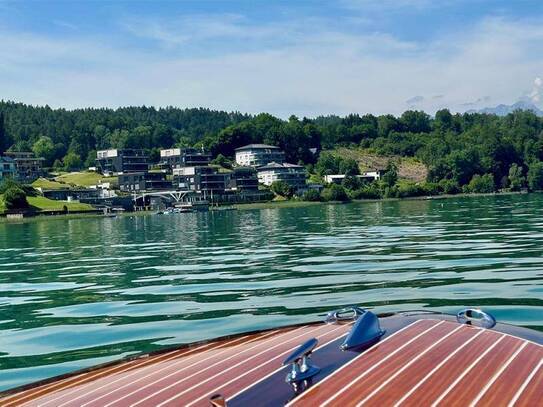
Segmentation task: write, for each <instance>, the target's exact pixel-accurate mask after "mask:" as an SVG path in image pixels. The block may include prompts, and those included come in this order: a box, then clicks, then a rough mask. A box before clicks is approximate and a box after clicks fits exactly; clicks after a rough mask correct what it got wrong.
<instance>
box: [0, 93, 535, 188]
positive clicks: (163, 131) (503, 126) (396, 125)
mask: <svg viewBox="0 0 543 407" xmlns="http://www.w3.org/2000/svg"><path fill="white" fill-rule="evenodd" d="M542 130H543V119H542V118H540V117H538V116H536V115H535V114H534V113H532V112H529V111H516V112H514V113H511V114H509V115H507V116H504V117H499V116H495V115H488V114H478V113H463V114H460V113H456V114H452V113H451V112H449V111H448V110H446V109H443V110H440V111H438V112H437V113H436V114H435V116H430V115H428V114H426V113H425V112H422V111H413V110H409V111H406V112H404V113H403V114H402V115H401V116H399V117H395V116H393V115H390V114H387V115H380V116H374V115H371V114H365V115H358V114H350V115H348V116H345V117H339V116H334V115H330V116H321V117H316V118H301V119H300V118H298V117H296V116H291V117H290V118H288V119H287V120H283V119H280V118H277V117H274V116H272V115H270V114H267V113H261V114H258V115H249V114H243V113H239V112H223V111H214V110H210V109H204V108H197V109H196V108H193V109H180V108H175V107H165V108H154V107H145V106H142V107H125V108H118V109H106V108H100V109H93V108H88V109H76V110H65V109H52V108H50V107H48V106H44V107H36V106H30V105H25V104H22V103H15V102H5V101H2V102H0V151H3V150H8V149H9V150H19V151H29V150H32V151H34V152H35V153H36V155H38V156H41V157H43V158H45V160H46V161H45V163H46V165H47V166H50V167H63V168H65V169H78V168H82V167H84V166H91V165H93V163H94V159H95V157H96V150H99V149H107V148H144V149H147V150H149V153H150V156H151V158H152V159H155V160H158V155H159V150H160V149H161V148H170V147H174V146H178V147H185V146H197V147H204V148H206V149H208V150H210V151H211V152H212V154H213V155H214V156H219V158H220V160H231V159H232V158H233V154H234V149H235V148H237V147H240V146H242V145H245V144H249V143H266V144H272V145H277V146H279V147H281V148H282V149H283V150H285V152H286V158H287V161H288V162H292V163H300V164H303V165H306V166H307V168H308V170H309V171H310V173H315V174H318V175H320V176H322V175H326V174H329V173H334V172H343V173H345V174H347V173H348V172H349V173H352V172H356V169H353V165H352V163H348V162H342V160H341V157H340V158H337V157H332V156H331V155H330V154H328V153H326V152H323V153H321V152H322V151H323V150H330V149H333V148H336V147H338V146H346V147H350V148H361V149H366V150H368V151H371V152H373V153H375V154H379V155H384V156H401V157H413V158H414V159H417V160H419V161H420V162H422V163H424V164H425V165H426V167H427V168H428V177H427V183H426V184H427V185H424V186H422V187H421V186H418V187H417V188H419V189H420V188H422V189H425V190H421V191H420V193H421V194H423V193H432V191H433V190H435V191H434V192H436V193H443V192H445V193H454V192H460V191H464V192H466V190H468V189H470V188H471V190H472V191H473V192H487V191H494V190H498V189H502V188H509V189H512V190H518V189H521V188H523V187H525V186H528V187H530V188H531V189H541V188H542V187H543V131H542ZM387 172H388V173H390V174H391V176H390V178H391V180H392V181H394V182H389V184H390V185H388V187H389V191H388V195H392V196H394V195H396V196H401V195H402V192H401V185H396V179H395V178H394V175H395V168H393V165H392V168H388V169H387ZM389 181H390V180H389ZM346 182H347V183H352V182H355V184H356V181H353V180H352V179H347V180H346ZM346 187H347V188H346V189H348V190H350V191H351V192H352V191H356V190H360V189H361V188H362V187H364V188H365V190H366V192H360V193H359V195H363V196H364V195H367V194H369V195H372V194H377V191H373V192H372V191H371V190H368V188H369V187H368V186H361V185H347V186H346ZM349 187H350V188H349ZM384 188H386V185H385V186H382V188H381V190H380V194H381V195H383V194H385V192H384ZM394 188H396V189H395V190H394ZM409 188H413V186H409ZM411 194H412V192H411ZM355 195H356V194H355Z"/></svg>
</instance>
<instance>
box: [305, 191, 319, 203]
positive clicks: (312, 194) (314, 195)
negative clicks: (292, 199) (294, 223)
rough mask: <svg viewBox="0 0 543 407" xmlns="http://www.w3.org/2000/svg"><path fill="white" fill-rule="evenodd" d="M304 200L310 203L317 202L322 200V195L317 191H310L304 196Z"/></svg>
mask: <svg viewBox="0 0 543 407" xmlns="http://www.w3.org/2000/svg"><path fill="white" fill-rule="evenodd" d="M302 200H304V201H310V202H317V201H320V200H321V194H320V193H319V191H318V190H316V189H308V190H307V191H306V192H305V193H304V194H303V195H302Z"/></svg>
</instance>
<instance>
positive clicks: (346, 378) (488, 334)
mask: <svg viewBox="0 0 543 407" xmlns="http://www.w3.org/2000/svg"><path fill="white" fill-rule="evenodd" d="M542 363H543V347H542V346H541V345H538V344H535V343H532V342H529V341H526V340H524V339H519V338H516V337H513V336H510V335H508V334H504V333H500V332H495V331H491V330H486V329H481V328H477V327H473V326H469V325H460V324H457V323H453V322H449V321H439V320H431V319H425V320H419V321H416V322H414V323H412V324H411V325H409V326H408V327H406V328H405V329H403V330H401V331H399V332H397V333H396V334H394V335H391V336H390V337H388V338H387V339H385V340H383V341H382V342H380V343H379V344H377V345H375V346H374V347H372V348H370V349H369V350H367V351H366V352H364V353H362V354H360V355H359V356H358V357H356V358H355V359H353V360H351V361H350V362H349V363H347V364H345V365H344V366H342V367H341V368H340V369H338V370H336V371H335V372H334V373H333V374H331V375H329V376H328V377H326V378H325V379H324V380H322V381H320V382H319V383H317V384H316V385H315V386H313V387H311V388H309V389H308V390H307V391H306V392H304V393H303V394H302V395H301V396H299V397H298V398H296V399H295V400H293V401H292V402H291V403H289V404H288V405H290V406H314V405H319V406H327V405H341V406H342V407H345V406H362V405H364V406H400V405H405V406H410V405H411V406H412V405H416V406H437V405H443V406H451V405H457V406H475V405H482V406H502V405H503V406H513V405H515V406H536V405H541V404H540V403H541V397H542V396H543V369H542V367H541V365H542Z"/></svg>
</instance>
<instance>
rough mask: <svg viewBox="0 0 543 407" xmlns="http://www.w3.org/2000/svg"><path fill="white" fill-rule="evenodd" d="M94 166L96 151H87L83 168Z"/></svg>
mask: <svg viewBox="0 0 543 407" xmlns="http://www.w3.org/2000/svg"><path fill="white" fill-rule="evenodd" d="M95 166H96V150H91V151H89V154H88V155H87V159H86V160H85V167H86V168H89V167H95Z"/></svg>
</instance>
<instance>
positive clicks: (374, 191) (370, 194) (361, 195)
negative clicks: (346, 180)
mask: <svg viewBox="0 0 543 407" xmlns="http://www.w3.org/2000/svg"><path fill="white" fill-rule="evenodd" d="M381 197H382V193H381V189H380V188H379V185H377V183H376V182H372V183H371V184H368V185H364V186H362V187H360V188H358V189H356V190H354V191H352V192H351V198H352V199H381Z"/></svg>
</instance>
